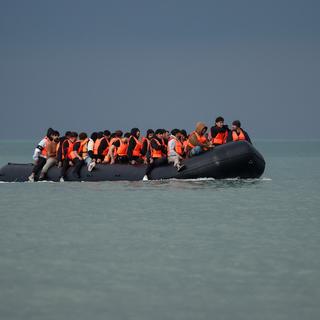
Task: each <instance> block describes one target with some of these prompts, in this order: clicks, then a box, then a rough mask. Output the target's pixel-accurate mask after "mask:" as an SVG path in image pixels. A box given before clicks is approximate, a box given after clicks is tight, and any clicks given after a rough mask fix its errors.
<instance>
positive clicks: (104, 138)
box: [93, 137, 109, 156]
mask: <svg viewBox="0 0 320 320" xmlns="http://www.w3.org/2000/svg"><path fill="white" fill-rule="evenodd" d="M102 140H106V141H107V146H108V147H107V148H105V149H104V150H103V152H102V154H101V155H102V156H106V155H107V154H108V152H109V141H108V139H107V138H106V137H102V138H100V139H97V140H96V141H95V142H94V145H93V154H94V155H98V151H99V147H100V144H101V142H102Z"/></svg>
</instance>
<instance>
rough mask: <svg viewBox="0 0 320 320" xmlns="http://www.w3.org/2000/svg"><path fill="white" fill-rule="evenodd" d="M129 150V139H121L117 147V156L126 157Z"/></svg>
mask: <svg viewBox="0 0 320 320" xmlns="http://www.w3.org/2000/svg"><path fill="white" fill-rule="evenodd" d="M127 151H128V141H127V139H120V147H119V148H117V156H119V157H125V156H126V155H127Z"/></svg>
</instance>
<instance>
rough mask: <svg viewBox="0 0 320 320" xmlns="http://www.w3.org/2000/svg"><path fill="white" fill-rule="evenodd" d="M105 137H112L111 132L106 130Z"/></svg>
mask: <svg viewBox="0 0 320 320" xmlns="http://www.w3.org/2000/svg"><path fill="white" fill-rule="evenodd" d="M103 135H104V136H107V137H108V136H110V135H111V132H110V131H109V130H104V131H103Z"/></svg>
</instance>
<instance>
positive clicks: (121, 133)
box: [114, 130, 123, 138]
mask: <svg viewBox="0 0 320 320" xmlns="http://www.w3.org/2000/svg"><path fill="white" fill-rule="evenodd" d="M122 135H123V132H122V131H121V130H117V131H115V133H114V137H115V138H121V137H122Z"/></svg>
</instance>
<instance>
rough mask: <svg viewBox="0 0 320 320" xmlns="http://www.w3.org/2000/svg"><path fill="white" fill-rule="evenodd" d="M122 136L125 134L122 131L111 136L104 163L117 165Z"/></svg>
mask: <svg viewBox="0 0 320 320" xmlns="http://www.w3.org/2000/svg"><path fill="white" fill-rule="evenodd" d="M122 134H123V132H122V131H121V130H117V131H115V132H114V133H113V134H112V135H111V137H110V142H109V148H108V154H107V155H106V156H105V158H104V160H103V162H102V163H110V164H114V163H115V161H116V157H117V148H119V147H120V144H121V138H122Z"/></svg>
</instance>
